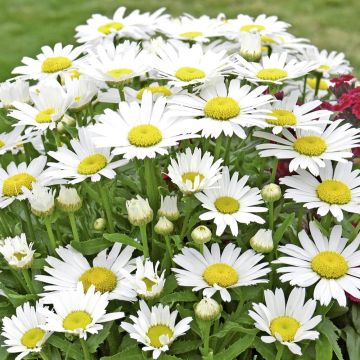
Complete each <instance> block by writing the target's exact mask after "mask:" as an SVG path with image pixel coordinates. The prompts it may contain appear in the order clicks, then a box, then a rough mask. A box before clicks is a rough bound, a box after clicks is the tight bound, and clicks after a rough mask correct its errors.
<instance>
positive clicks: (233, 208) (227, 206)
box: [214, 196, 240, 214]
mask: <svg viewBox="0 0 360 360" xmlns="http://www.w3.org/2000/svg"><path fill="white" fill-rule="evenodd" d="M214 205H215V207H216V209H217V210H218V211H219V212H221V213H222V214H234V213H236V212H237V211H238V210H239V209H240V203H239V201H237V200H236V199H234V198H233V197H231V196H221V197H219V198H217V199H216V200H215V203H214Z"/></svg>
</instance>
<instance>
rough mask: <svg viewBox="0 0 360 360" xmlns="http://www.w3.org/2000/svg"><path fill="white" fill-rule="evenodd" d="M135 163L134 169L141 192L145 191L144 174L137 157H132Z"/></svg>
mask: <svg viewBox="0 0 360 360" xmlns="http://www.w3.org/2000/svg"><path fill="white" fill-rule="evenodd" d="M134 161H135V165H136V171H137V174H138V176H139V179H140V186H141V192H142V193H145V191H146V185H145V176H144V173H143V171H142V168H141V162H140V160H139V159H136V158H135V159H134Z"/></svg>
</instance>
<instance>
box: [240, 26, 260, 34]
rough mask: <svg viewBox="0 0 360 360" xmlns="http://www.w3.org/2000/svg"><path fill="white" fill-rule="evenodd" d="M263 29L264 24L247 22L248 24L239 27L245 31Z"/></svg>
mask: <svg viewBox="0 0 360 360" xmlns="http://www.w3.org/2000/svg"><path fill="white" fill-rule="evenodd" d="M263 30H265V26H263V25H258V24H248V25H243V26H242V27H241V28H240V31H246V32H250V31H263Z"/></svg>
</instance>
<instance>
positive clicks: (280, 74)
mask: <svg viewBox="0 0 360 360" xmlns="http://www.w3.org/2000/svg"><path fill="white" fill-rule="evenodd" d="M256 76H257V77H258V78H259V79H261V80H271V81H276V80H280V79H283V78H285V77H287V76H288V73H287V72H286V71H285V70H283V69H276V68H268V69H261V70H259V71H258V72H257V73H256Z"/></svg>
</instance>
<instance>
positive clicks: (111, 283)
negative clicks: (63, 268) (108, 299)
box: [79, 266, 117, 293]
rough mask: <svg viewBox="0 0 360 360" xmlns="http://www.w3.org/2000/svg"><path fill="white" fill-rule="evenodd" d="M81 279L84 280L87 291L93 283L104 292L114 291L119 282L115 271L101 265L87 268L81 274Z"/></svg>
mask: <svg viewBox="0 0 360 360" xmlns="http://www.w3.org/2000/svg"><path fill="white" fill-rule="evenodd" d="M79 281H81V282H82V284H83V287H84V290H85V291H87V290H88V289H89V287H90V286H91V285H94V286H95V290H96V291H100V292H102V293H104V292H110V291H113V290H114V289H115V287H116V284H117V278H116V275H115V274H114V272H112V271H111V270H109V269H107V268H104V267H100V266H95V267H93V268H91V269H88V270H86V271H85V272H84V273H83V274H82V275H81V276H80V278H79Z"/></svg>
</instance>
